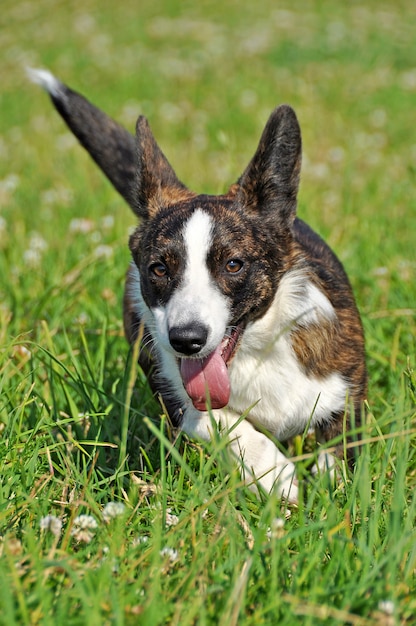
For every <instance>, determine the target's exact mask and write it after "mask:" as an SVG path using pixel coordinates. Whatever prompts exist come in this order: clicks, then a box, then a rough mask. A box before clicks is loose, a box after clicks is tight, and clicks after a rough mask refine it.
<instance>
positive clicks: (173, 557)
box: [159, 548, 179, 563]
mask: <svg viewBox="0 0 416 626" xmlns="http://www.w3.org/2000/svg"><path fill="white" fill-rule="evenodd" d="M159 554H160V556H163V557H168V559H169V561H170V562H171V563H174V562H175V561H177V560H178V556H179V553H178V551H177V550H174V549H173V548H162V550H161V551H160V553H159Z"/></svg>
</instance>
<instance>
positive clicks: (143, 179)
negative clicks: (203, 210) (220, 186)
mask: <svg viewBox="0 0 416 626" xmlns="http://www.w3.org/2000/svg"><path fill="white" fill-rule="evenodd" d="M136 151H137V170H136V182H135V201H134V206H133V209H134V211H135V212H136V213H137V215H139V216H140V217H142V218H152V217H153V216H154V215H156V213H157V212H158V211H159V210H160V209H161V208H163V207H165V208H166V207H168V206H169V205H173V204H177V203H179V202H181V201H183V200H188V199H189V198H191V197H193V196H194V195H195V194H193V193H192V192H191V191H189V190H188V188H187V187H185V185H184V184H183V183H181V182H180V180H178V178H177V176H176V174H175V172H174V170H173V168H172V166H171V165H170V163H169V161H168V160H167V158H166V157H165V155H164V154H163V152H162V150H161V149H160V148H159V146H158V145H157V143H156V140H155V138H154V137H153V134H152V131H151V130H150V126H149V123H148V121H147V119H146V118H145V117H143V116H140V117H139V119H138V120H137V125H136Z"/></svg>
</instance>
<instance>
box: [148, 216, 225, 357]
mask: <svg viewBox="0 0 416 626" xmlns="http://www.w3.org/2000/svg"><path fill="white" fill-rule="evenodd" d="M212 228H213V219H212V217H211V216H210V215H208V213H205V212H204V211H202V210H201V209H197V210H196V211H195V212H194V213H193V215H192V216H191V217H190V218H189V220H188V221H187V223H186V224H185V226H184V229H183V239H184V243H185V250H186V262H185V271H184V275H183V279H182V281H181V284H180V286H179V287H178V289H176V290H175V292H174V293H173V294H172V297H171V299H170V300H169V302H168V303H167V305H166V306H165V307H158V308H157V309H154V311H153V312H154V315H155V320H156V323H157V326H158V328H159V329H160V332H161V334H162V335H163V338H164V343H165V344H166V341H168V333H169V329H170V328H172V327H174V326H180V325H186V324H188V323H192V322H195V321H199V322H201V323H203V324H204V325H206V326H207V327H208V330H209V332H208V339H207V344H206V346H205V348H204V350H203V351H201V356H205V355H207V354H209V353H210V352H212V351H213V350H215V348H216V347H217V346H218V345H219V344H220V342H221V341H222V339H223V337H224V334H225V331H226V327H227V324H228V318H229V314H230V311H229V306H228V303H227V299H226V297H225V296H224V295H223V294H222V293H221V292H220V290H219V289H218V288H217V287H216V286H215V283H214V282H213V280H212V277H211V275H210V273H209V270H208V267H207V255H208V252H209V249H210V247H211V244H212Z"/></svg>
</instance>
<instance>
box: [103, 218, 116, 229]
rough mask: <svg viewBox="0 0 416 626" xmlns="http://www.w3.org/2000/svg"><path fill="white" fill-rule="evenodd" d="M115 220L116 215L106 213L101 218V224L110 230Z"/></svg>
mask: <svg viewBox="0 0 416 626" xmlns="http://www.w3.org/2000/svg"><path fill="white" fill-rule="evenodd" d="M114 221H115V220H114V215H104V217H102V218H101V226H102V228H105V229H106V230H109V229H110V228H113V226H114Z"/></svg>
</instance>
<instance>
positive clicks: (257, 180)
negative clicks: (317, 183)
mask: <svg viewBox="0 0 416 626" xmlns="http://www.w3.org/2000/svg"><path fill="white" fill-rule="evenodd" d="M301 149H302V141H301V133H300V127H299V123H298V120H297V118H296V114H295V112H294V111H293V109H292V108H291V107H290V106H287V105H282V106H280V107H278V108H277V109H275V110H274V111H273V113H272V114H271V116H270V118H269V120H268V122H267V124H266V127H265V129H264V131H263V134H262V136H261V139H260V143H259V146H258V148H257V151H256V153H255V155H254V157H253V158H252V160H251V161H250V163H249V165H248V167H247V168H246V170H245V172H244V173H243V175H242V176H241V178H240V179H239V180H238V183H237V185H236V186H233V187H232V190H233V194H236V196H237V199H238V201H239V202H240V203H242V204H243V205H244V206H245V207H246V208H247V209H248V210H250V211H253V212H259V213H261V214H262V215H265V216H266V217H269V216H270V218H271V219H272V220H274V221H276V218H277V221H276V223H277V224H278V225H284V226H290V225H291V224H292V222H293V220H294V218H295V214H296V196H297V191H298V187H299V177H300V166H301Z"/></svg>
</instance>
